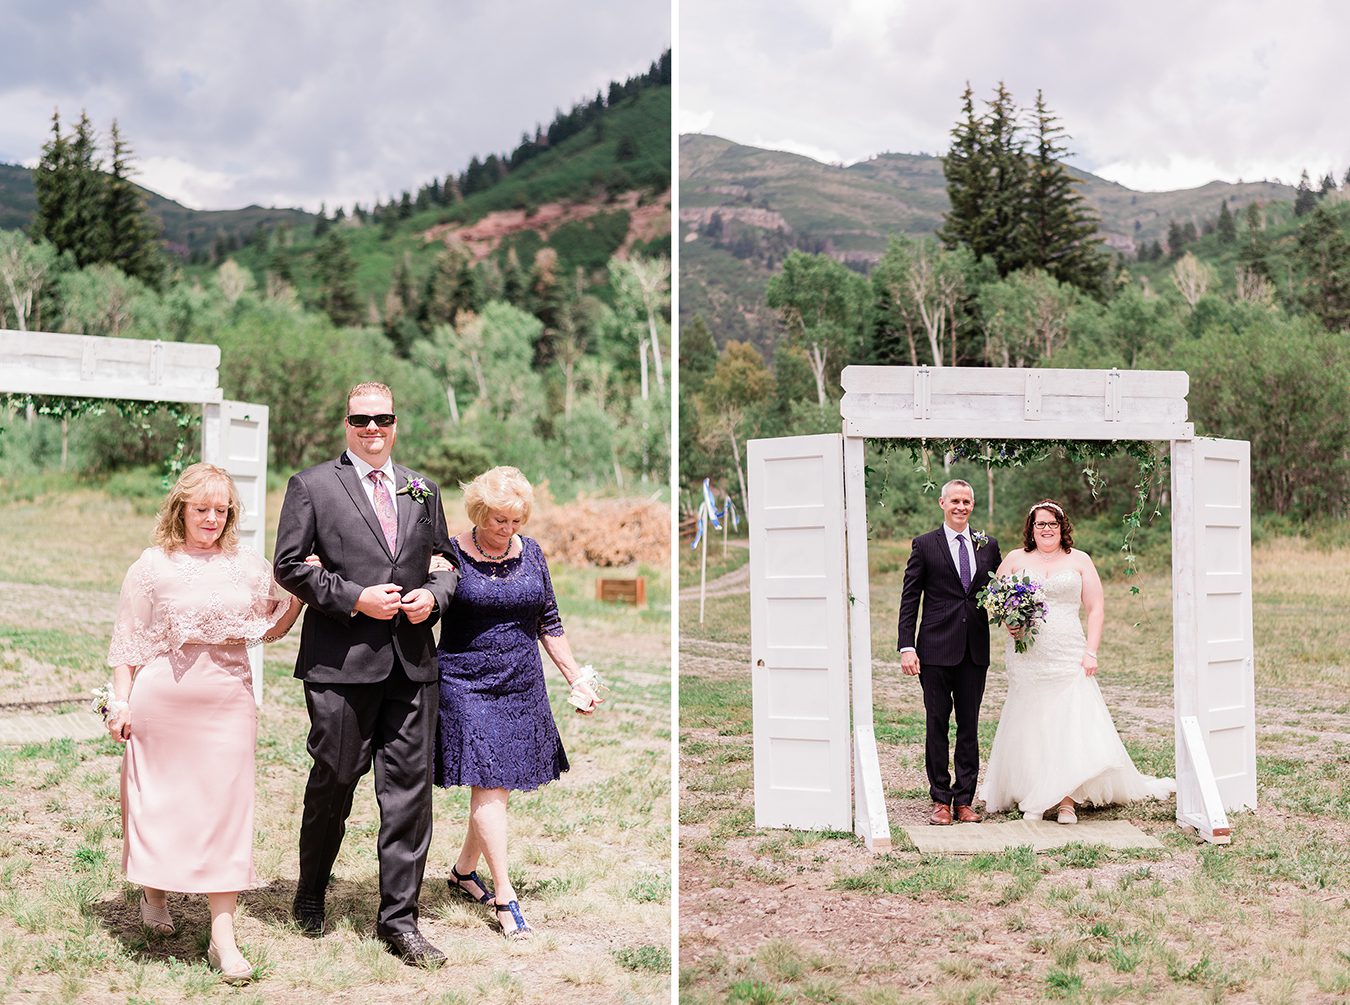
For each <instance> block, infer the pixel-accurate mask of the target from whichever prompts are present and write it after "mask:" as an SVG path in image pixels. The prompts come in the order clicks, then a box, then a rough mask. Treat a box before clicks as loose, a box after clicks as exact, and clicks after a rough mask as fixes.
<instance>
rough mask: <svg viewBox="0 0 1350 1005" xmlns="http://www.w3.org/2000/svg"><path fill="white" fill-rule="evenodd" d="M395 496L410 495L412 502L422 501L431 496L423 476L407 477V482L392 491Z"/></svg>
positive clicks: (429, 488)
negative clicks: (395, 490)
mask: <svg viewBox="0 0 1350 1005" xmlns="http://www.w3.org/2000/svg"><path fill="white" fill-rule="evenodd" d="M394 495H396V496H412V497H413V502H416V503H424V502H426V501H427V500H428V499H430V498H431V486H430V485H428V484H427V480H426V479H425V478H409V479H408V484H407V485H405V486H403V488H401V489H399V490H398V491H397V492H395V493H394Z"/></svg>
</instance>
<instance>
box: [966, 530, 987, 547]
mask: <svg viewBox="0 0 1350 1005" xmlns="http://www.w3.org/2000/svg"><path fill="white" fill-rule="evenodd" d="M970 543H971V544H973V545H974V546H975V550H976V551H979V550H980V549H981V548H983V547H984V546H985V545H986V544H988V543H989V535H988V534H986V533H985V532H984V531H982V530H972V531H971V532H970Z"/></svg>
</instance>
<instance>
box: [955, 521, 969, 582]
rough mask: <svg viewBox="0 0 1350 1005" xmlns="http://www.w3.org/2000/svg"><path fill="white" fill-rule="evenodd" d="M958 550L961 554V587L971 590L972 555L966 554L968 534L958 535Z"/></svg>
mask: <svg viewBox="0 0 1350 1005" xmlns="http://www.w3.org/2000/svg"><path fill="white" fill-rule="evenodd" d="M956 551H957V554H958V555H960V556H961V558H960V566H961V588H962V589H964V590H966V591H967V592H969V590H970V556H969V555H968V554H966V535H964V534H957V535H956Z"/></svg>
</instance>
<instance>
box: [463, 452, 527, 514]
mask: <svg viewBox="0 0 1350 1005" xmlns="http://www.w3.org/2000/svg"><path fill="white" fill-rule="evenodd" d="M460 488H462V489H463V490H464V510H465V512H466V513H468V514H469V519H470V520H472V521H473V522H474V525H475V526H477V527H486V526H487V519H488V514H489V513H491V512H492V511H493V510H497V511H498V512H501V513H509V514H510V515H511V516H514V517H519V518H520V522H521V523H525V522H526V521H527V520H529V519H530V509H531V507H533V506H534V489H533V488H532V487H531V486H530V480H529V479H528V478H526V477H525V476H524V475H523V474H521V472H520V469H519V468H511V467H506V466H502V467H496V468H493V469H492V470H491V471H484V472H483V473H482V474H481V475H479V476H478V477H477V478H475V479H474V480H473V481H471V482H469V483H468V484H467V485H465V484H464V483H463V482H461V483H460Z"/></svg>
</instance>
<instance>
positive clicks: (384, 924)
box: [273, 383, 459, 966]
mask: <svg viewBox="0 0 1350 1005" xmlns="http://www.w3.org/2000/svg"><path fill="white" fill-rule="evenodd" d="M345 429H346V434H347V450H346V451H345V452H344V453H343V454H342V456H341V457H339V458H337V460H334V461H328V462H326V463H323V464H319V465H316V466H314V467H312V468H309V469H307V470H305V471H301V472H300V473H299V474H297V475H294V476H292V478H291V480H290V483H289V484H288V485H287V486H286V501H285V502H284V503H283V504H282V507H281V518H280V522H279V523H278V526H277V543H276V555H275V559H274V562H273V565H274V568H275V571H276V577H277V581H278V582H279V583H281V585H282V586H284V587H285V588H286V589H287V590H289V591H290V592H291V593H293V594H295V595H296V596H297V597H299V598H300V599H301V600H303V601H304V602H305V603H306V604H308V605H309V610H308V611H306V613H305V621H304V626H303V628H302V629H301V632H300V655H299V656H298V657H297V659H296V665H295V676H296V677H299V678H300V679H301V680H302V681H304V682H305V704H306V705H307V707H308V709H309V721H310V730H309V754H310V757H312V758H313V760H314V766H313V768H312V769H311V771H310V775H309V783H308V785H306V787H305V809H304V816H303V818H302V821H301V824H300V879H299V882H298V883H297V885H296V892H295V903H294V905H293V913H294V915H295V919H296V921H297V922H298V923H299V924H300V927H301V928H302V929H304V930H305V931H306V932H308V933H309V934H311V935H320V934H322V933H323V925H324V893H325V890H326V888H327V885H328V877H329V874H330V873H331V872H332V868H333V863H334V862H335V861H336V859H337V855H338V850H339V849H340V848H341V846H342V837H343V834H344V833H345V831H346V822H347V815H348V814H349V813H350V812H351V808H352V796H353V794H354V793H355V791H356V785H357V783H358V782H359V781H360V779H361V777H362V776H363V775H364V774H365V773H366V772H367V771H368V770H369V769H370V766H371V763H372V761H373V763H374V766H375V795H376V799H377V800H378V802H379V806H380V833H379V843H378V849H379V859H380V910H379V915H378V918H377V920H376V925H375V930H376V934H377V935H379V937H380V938H381V939H382V940H383V941H384V943H385V945H386V946H387V947H388V948H389V950H390V952H392V953H394V954H396V955H397V956H399V957H400V958H402V959H403V960H404V961H405V962H408V963H411V964H415V965H419V966H436V965H439V964H440V963H442V962H444V960H445V955H444V954H443V953H442V952H441V951H440V950H439V949H437V948H436V947H435V946H433V945H432V944H431V943H430V942H428V941H427V940H426V939H425V938H424V937H423V936H422V934H421V932H420V931H418V927H417V900H418V896H419V894H420V892H421V888H422V874H423V872H424V870H425V868H426V857H427V848H428V847H429V846H430V844H431V771H432V762H433V759H434V752H435V735H436V710H437V703H438V702H437V680H438V677H439V674H438V670H437V667H436V641H435V638H434V636H433V633H432V626H433V625H435V623H436V621H437V620H438V619H439V617H440V615H441V613H442V612H443V611H445V610H446V609H447V608H448V606H449V604H450V598H451V596H453V594H454V591H455V584H456V583H457V582H458V578H459V577H458V573H457V572H456V571H455V570H453V569H452V570H450V571H448V572H437V573H430V574H429V573H428V569H429V567H430V564H431V558H432V555H433V554H441V555H448V554H449V553H450V539H449V533H448V532H447V530H446V524H445V513H444V511H443V510H442V508H441V496H440V491H439V489H437V487H436V486H435V485H434V484H433V483H431V482H430V481H428V480H427V479H424V478H422V477H421V476H419V475H418V474H417V473H416V472H415V471H410V470H409V469H407V468H405V467H402V466H400V465H397V464H394V463H393V461H392V460H390V456H389V455H390V452H391V451H392V450H393V448H394V440H395V438H396V436H397V432H398V421H397V418H396V416H395V413H394V395H393V392H392V391H390V390H389V388H388V387H386V386H385V385H383V384H375V383H368V384H358V385H357V386H356V387H354V388H352V390H351V391H350V392H349V393H348V395H347V417H346V420H345ZM311 554H316V555H318V557H319V560H320V561H321V562H322V566H321V567H320V566H314V565H308V564H306V562H305V559H306V557H307V556H309V555H311Z"/></svg>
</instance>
